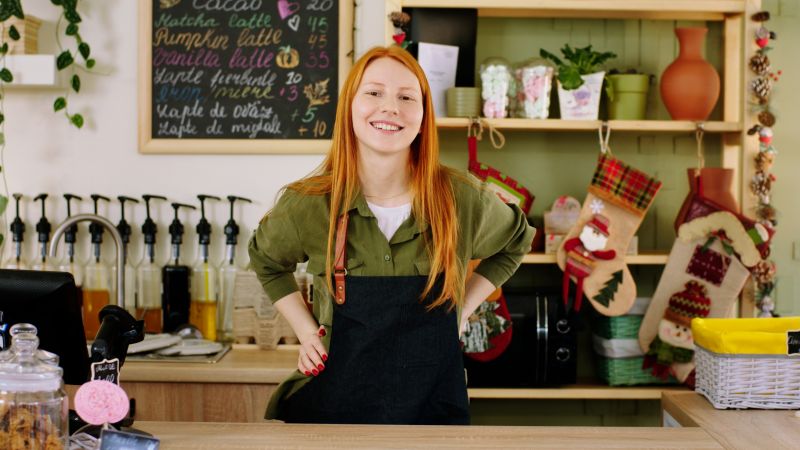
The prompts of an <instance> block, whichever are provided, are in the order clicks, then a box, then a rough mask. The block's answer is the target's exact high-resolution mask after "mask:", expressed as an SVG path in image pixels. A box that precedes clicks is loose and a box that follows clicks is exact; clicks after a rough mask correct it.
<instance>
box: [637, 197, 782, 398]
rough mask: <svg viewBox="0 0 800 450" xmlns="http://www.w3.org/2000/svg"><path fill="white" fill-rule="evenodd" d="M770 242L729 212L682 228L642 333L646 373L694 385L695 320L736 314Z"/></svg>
mask: <svg viewBox="0 0 800 450" xmlns="http://www.w3.org/2000/svg"><path fill="white" fill-rule="evenodd" d="M769 237H770V234H769V233H768V232H767V230H766V229H764V228H763V227H762V226H760V225H759V224H756V223H755V222H752V221H747V222H745V223H743V222H742V221H741V220H740V218H739V217H738V216H736V215H734V214H732V213H730V212H726V211H717V212H713V213H711V214H709V215H706V216H702V217H699V218H696V219H693V220H691V221H690V222H687V223H685V224H683V225H681V227H680V228H679V231H678V239H676V240H675V243H674V244H673V246H672V251H671V252H670V254H669V259H668V261H667V265H666V266H665V268H664V272H663V274H662V275H661V280H660V281H659V283H658V287H657V288H656V291H655V293H654V294H653V299H652V301H651V302H650V306H649V307H648V309H647V312H646V313H645V316H644V319H643V320H642V326H641V328H640V329H639V345H640V346H641V347H642V350H643V351H645V352H646V356H645V362H644V365H643V368H645V369H650V370H651V371H652V373H653V374H654V375H656V376H661V377H663V378H666V377H667V376H669V375H670V374H671V375H674V376H675V378H676V379H678V380H679V381H681V382H686V383H687V384H690V385H691V384H693V376H692V373H693V371H694V363H693V357H694V346H693V340H692V328H691V320H692V319H693V318H695V317H700V318H703V317H730V316H732V315H733V314H734V307H735V302H736V299H737V298H738V296H739V293H740V292H741V290H742V287H744V283H745V282H746V281H747V277H748V276H749V270H748V269H747V267H751V266H754V265H756V264H758V262H759V261H760V260H761V253H760V252H759V248H758V246H759V245H760V243H761V242H763V241H764V240H767V241H768V240H769Z"/></svg>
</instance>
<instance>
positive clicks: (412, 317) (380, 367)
mask: <svg viewBox="0 0 800 450" xmlns="http://www.w3.org/2000/svg"><path fill="white" fill-rule="evenodd" d="M347 219H348V217H347V215H343V216H342V217H341V218H340V222H339V229H338V230H337V231H338V232H337V246H336V247H337V249H336V255H337V258H336V261H337V262H336V269H337V270H336V272H337V274H336V275H335V276H334V278H335V280H334V281H335V284H336V291H337V293H341V294H342V295H341V296H340V295H336V302H334V305H333V326H332V328H331V341H330V349H329V353H328V361H327V362H326V363H325V370H323V371H322V372H320V374H319V375H318V376H316V377H314V378H313V379H312V380H310V381H309V382H308V383H306V384H305V385H304V386H303V387H301V388H300V389H299V390H298V391H297V392H295V393H294V394H292V395H291V396H289V397H287V398H286V399H284V400H283V401H282V402H281V404H280V406H279V413H278V418H279V419H281V420H284V421H286V422H295V423H356V424H453V425H468V424H469V399H468V397H467V385H466V379H465V375H464V362H463V358H462V356H461V346H460V344H459V339H458V324H457V320H456V311H455V309H453V310H450V311H448V306H447V305H444V306H440V307H438V308H435V309H433V310H431V311H427V310H426V306H427V305H429V304H430V303H431V302H432V301H433V300H434V299H436V297H437V296H438V295H439V293H440V292H441V290H442V279H441V277H439V279H438V280H437V282H436V283H435V285H434V288H433V289H431V292H430V293H429V294H428V295H427V296H426V298H424V299H423V300H422V301H420V295H422V292H423V290H424V288H425V284H426V282H427V280H428V277H427V276H380V277H363V276H359V277H357V276H349V275H347V276H344V275H346V271H344V270H343V269H342V267H343V261H344V260H345V258H344V247H345V245H344V242H345V239H346V237H345V236H346V230H347V222H348V220H347ZM340 285H341V286H340ZM344 285H346V286H347V295H346V298H347V301H346V302H345V300H344V295H343V293H344Z"/></svg>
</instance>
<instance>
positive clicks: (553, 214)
mask: <svg viewBox="0 0 800 450" xmlns="http://www.w3.org/2000/svg"><path fill="white" fill-rule="evenodd" d="M580 214H581V203H580V202H579V201H578V200H576V199H575V198H573V197H569V196H566V195H562V196H561V197H558V198H557V199H556V201H554V202H553V206H552V208H550V211H545V212H544V232H545V234H547V235H550V234H567V233H568V232H569V230H570V229H571V228H572V226H573V225H575V222H577V221H578V216H579V215H580Z"/></svg>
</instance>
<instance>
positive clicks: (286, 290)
mask: <svg viewBox="0 0 800 450" xmlns="http://www.w3.org/2000/svg"><path fill="white" fill-rule="evenodd" d="M294 196H296V194H293V193H290V192H289V191H286V192H285V193H284V194H283V195H282V196H281V198H280V200H278V203H277V204H276V205H275V207H274V208H273V209H272V211H270V212H269V213H268V214H267V215H266V216H264V218H263V219H262V220H261V223H260V224H259V226H258V228H257V229H256V230H255V231H254V232H253V236H252V237H251V238H250V242H249V245H248V254H249V255H250V268H251V269H252V270H253V271H254V272H255V273H256V276H257V277H258V280H259V281H260V282H261V285H262V286H263V287H264V291H265V292H266V293H267V296H268V297H269V299H270V300H271V301H272V302H273V303H274V302H276V301H278V300H280V299H282V298H283V297H285V296H287V295H289V294H291V293H293V292H295V291H298V290H299V287H298V286H297V282H296V281H295V279H294V271H295V270H296V268H297V263H299V262H303V261H305V260H307V259H308V257H307V256H306V254H305V252H304V251H303V246H302V244H301V243H300V237H299V231H298V229H297V227H296V226H295V223H294V220H293V219H292V216H291V214H290V212H291V210H292V203H293V202H294V199H293V198H292V197H294Z"/></svg>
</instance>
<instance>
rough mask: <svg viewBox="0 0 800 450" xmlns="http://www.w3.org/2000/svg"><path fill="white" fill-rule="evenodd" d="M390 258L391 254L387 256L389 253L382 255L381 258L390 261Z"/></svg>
mask: <svg viewBox="0 0 800 450" xmlns="http://www.w3.org/2000/svg"><path fill="white" fill-rule="evenodd" d="M391 259H392V257H391V256H389V255H384V256H383V260H384V261H390V260H391Z"/></svg>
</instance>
